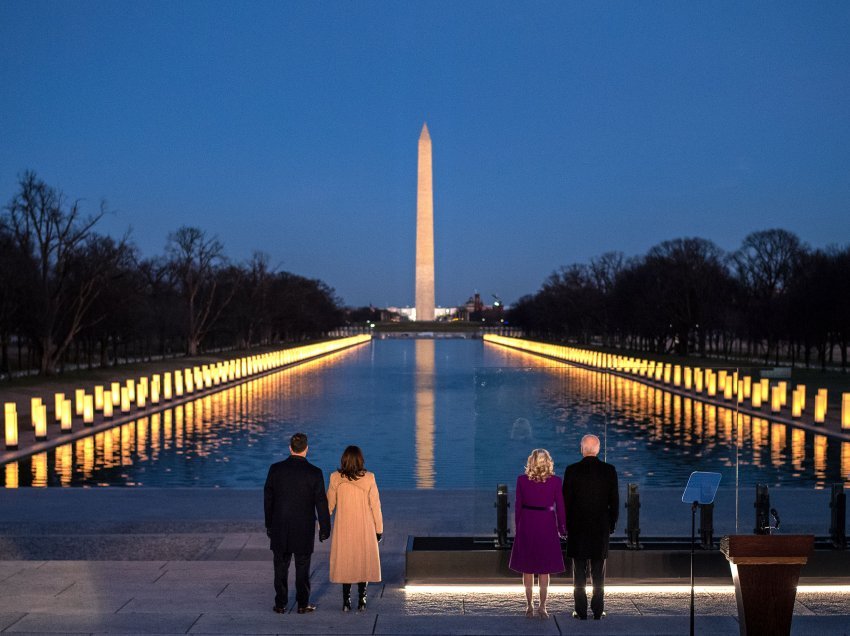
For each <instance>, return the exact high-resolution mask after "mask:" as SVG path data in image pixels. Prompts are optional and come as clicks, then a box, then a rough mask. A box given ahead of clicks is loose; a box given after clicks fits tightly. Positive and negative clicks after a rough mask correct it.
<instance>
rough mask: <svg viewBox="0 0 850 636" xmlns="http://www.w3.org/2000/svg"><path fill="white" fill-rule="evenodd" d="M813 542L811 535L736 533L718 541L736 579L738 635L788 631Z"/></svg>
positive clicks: (789, 631)
mask: <svg viewBox="0 0 850 636" xmlns="http://www.w3.org/2000/svg"><path fill="white" fill-rule="evenodd" d="M814 545H815V537H814V535H811V534H795V535H769V534H749V535H747V534H737V535H732V536H729V537H723V538H722V539H721V540H720V551H721V552H723V554H724V555H725V556H726V559H727V560H728V561H729V567H730V568H731V569H732V578H733V579H734V581H735V599H736V600H737V602H738V623H739V624H740V626H741V636H746V635H747V634H749V636H753V635H754V634H777V635H779V634H783V635H787V634H790V633H791V619H792V618H793V615H794V598H795V597H796V595H797V581H798V580H799V579H800V569H801V568H802V567H803V565H805V564H806V562H807V561H808V560H809V556H810V555H811V554H812V550H814Z"/></svg>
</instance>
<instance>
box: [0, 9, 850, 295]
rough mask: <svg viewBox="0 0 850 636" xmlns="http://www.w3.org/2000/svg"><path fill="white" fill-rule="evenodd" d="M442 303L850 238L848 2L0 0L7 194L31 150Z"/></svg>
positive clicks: (88, 184)
mask: <svg viewBox="0 0 850 636" xmlns="http://www.w3.org/2000/svg"><path fill="white" fill-rule="evenodd" d="M426 121H427V123H428V128H429V129H430V131H431V137H432V139H433V144H434V146H433V152H434V190H435V192H434V206H435V240H436V280H437V302H438V303H439V304H441V305H453V304H457V303H460V302H463V301H465V300H466V298H467V297H468V296H469V295H470V294H471V293H472V292H473V290H475V289H478V290H480V291H481V293H482V294H483V295H484V297H485V298H486V299H488V300H489V299H490V294H498V295H499V296H501V297H502V298H503V299H504V300H505V301H507V302H511V301H515V300H516V299H517V298H518V297H519V296H521V295H523V294H526V293H531V292H534V291H535V290H536V289H538V288H539V286H540V284H541V282H542V281H543V279H544V278H545V277H546V276H547V275H548V274H549V273H551V272H552V271H553V270H555V269H557V268H558V267H560V266H562V265H567V264H570V263H574V262H587V261H588V260H589V259H590V258H592V257H594V256H597V255H599V254H601V253H603V252H606V251H610V250H618V251H622V252H624V253H625V254H626V255H628V256H631V255H638V254H643V253H645V251H646V250H647V249H648V248H649V247H651V246H652V245H655V244H657V243H658V242H660V241H663V240H666V239H672V238H679V237H685V236H700V237H704V238H708V239H711V240H713V241H715V242H716V243H717V244H718V245H720V247H722V248H724V249H727V250H732V249H735V248H736V247H737V246H738V245H739V244H740V241H741V239H742V238H743V237H744V236H746V235H747V234H748V233H749V232H752V231H755V230H763V229H768V228H773V227H782V228H785V229H788V230H791V231H793V232H796V233H797V234H798V235H799V236H800V237H801V238H802V239H803V240H804V241H806V242H807V243H809V244H810V245H812V246H815V247H823V246H826V245H829V244H841V245H846V244H847V243H848V242H850V2H846V1H838V2H828V1H818V2H811V1H808V0H805V1H800V2H794V3H789V2H739V1H737V0H736V1H729V2H681V1H679V0H675V1H671V2H582V3H568V2H560V1H559V2H533V3H531V2H522V3H517V2H511V3H505V2H470V1H466V0H465V1H463V2H458V1H456V0H452V1H448V2H390V1H386V2H360V1H358V2H348V1H346V2H215V1H204V2H187V1H179V2H171V1H169V2H130V1H121V2H117V1H108V2H94V1H86V2H79V1H74V0H61V1H55V2H39V1H32V0H25V1H23V0H21V1H18V0H2V1H0V200H2V203H3V204H5V203H6V202H7V201H8V200H9V199H10V198H11V197H12V195H13V194H14V192H15V189H16V180H17V177H18V176H19V175H20V174H21V173H22V172H23V171H24V170H27V169H31V170H35V171H36V172H37V173H38V174H39V176H41V177H42V178H43V179H44V180H46V181H47V182H48V183H50V184H51V185H55V186H57V187H59V188H61V189H62V190H63V191H64V192H65V193H66V194H67V195H68V196H69V197H71V198H81V199H84V200H85V206H86V207H87V209H90V210H91V211H94V210H95V209H96V208H97V205H98V203H99V201H100V200H101V199H104V200H106V201H107V203H108V205H109V207H110V209H111V210H113V211H114V213H113V214H111V215H110V216H109V217H108V218H107V219H106V220H105V221H103V223H102V225H101V229H102V230H103V231H106V232H109V233H111V234H114V235H120V234H122V233H123V232H124V231H125V230H126V229H127V228H128V227H131V228H132V236H133V238H134V240H135V241H136V243H137V244H138V245H139V247H140V249H141V251H142V253H143V254H145V255H151V256H152V255H155V254H159V253H161V252H162V251H163V248H164V245H165V241H166V237H167V235H168V233H169V232H170V231H173V230H174V229H176V228H177V227H179V226H180V225H196V226H199V227H201V228H203V229H205V230H207V231H208V232H209V233H211V234H216V235H218V236H219V238H220V239H221V240H222V242H223V243H224V244H225V247H226V250H227V253H228V255H229V256H230V258H231V259H232V260H235V261H241V260H245V259H247V258H249V257H250V255H251V254H252V252H254V251H255V250H260V251H263V252H266V253H268V254H269V256H270V257H271V261H272V263H273V264H275V265H277V266H279V267H280V268H282V269H285V270H289V271H292V272H295V273H298V274H301V275H305V276H309V277H317V278H321V279H323V280H324V281H325V282H327V283H328V284H329V285H331V286H332V287H334V288H335V289H336V290H337V293H338V294H339V295H340V296H341V297H342V298H343V299H344V300H345V302H346V303H348V304H350V305H362V304H367V303H374V304H376V305H381V306H385V305H401V304H409V303H412V301H413V270H414V263H413V257H414V242H415V217H416V156H417V155H416V153H417V141H418V137H419V132H420V129H421V127H422V124H423V122H426Z"/></svg>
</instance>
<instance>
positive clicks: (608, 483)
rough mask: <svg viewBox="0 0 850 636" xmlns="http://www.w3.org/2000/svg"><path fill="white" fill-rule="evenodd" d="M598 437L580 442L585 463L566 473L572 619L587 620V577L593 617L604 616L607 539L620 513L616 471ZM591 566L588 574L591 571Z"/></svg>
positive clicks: (571, 466)
mask: <svg viewBox="0 0 850 636" xmlns="http://www.w3.org/2000/svg"><path fill="white" fill-rule="evenodd" d="M599 449H600V442H599V438H598V437H597V436H596V435H585V436H584V437H582V439H581V454H582V456H583V458H582V460H581V461H579V462H576V463H575V464H570V465H569V466H567V469H566V470H565V471H564V507H565V508H566V509H567V556H568V557H569V558H571V559H572V561H573V596H574V598H575V611H574V612H573V616H574V617H575V618H580V619H582V620H584V619H586V618H587V592H586V590H585V587H586V585H587V575H588V573H589V574H590V575H591V578H592V580H593V600H592V602H591V609H592V611H593V618H595V619H600V618H602V617H603V616H604V615H605V612H604V611H603V608H604V602H605V591H604V590H605V559H606V558H607V557H608V536H609V535H610V534H611V533H612V532H614V526H615V525H616V524H617V516H618V513H619V505H620V504H619V493H618V490H617V471H616V470H615V469H614V467H613V466H612V465H611V464H607V463H605V462H603V461H601V460H600V459H599V458H598V457H597V455H598V454H599ZM588 566H590V567H589V571H588Z"/></svg>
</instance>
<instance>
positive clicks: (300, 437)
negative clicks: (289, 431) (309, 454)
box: [289, 433, 307, 453]
mask: <svg viewBox="0 0 850 636" xmlns="http://www.w3.org/2000/svg"><path fill="white" fill-rule="evenodd" d="M289 448H291V449H292V451H293V452H295V453H303V452H304V451H305V450H307V436H306V435H305V434H304V433H296V434H295V435H293V436H292V437H290V438H289Z"/></svg>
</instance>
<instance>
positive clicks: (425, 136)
mask: <svg viewBox="0 0 850 636" xmlns="http://www.w3.org/2000/svg"><path fill="white" fill-rule="evenodd" d="M419 138H420V139H431V135H430V134H429V133H428V124H427V123H423V124H422V132H421V133H419Z"/></svg>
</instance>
